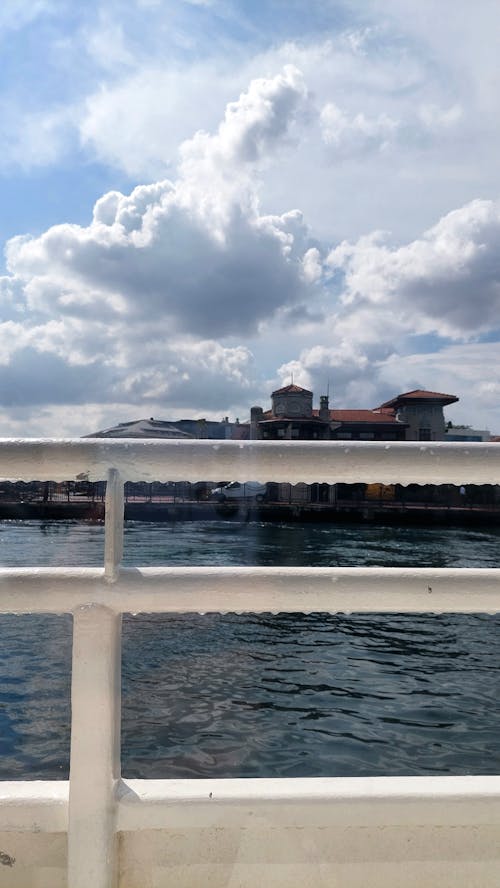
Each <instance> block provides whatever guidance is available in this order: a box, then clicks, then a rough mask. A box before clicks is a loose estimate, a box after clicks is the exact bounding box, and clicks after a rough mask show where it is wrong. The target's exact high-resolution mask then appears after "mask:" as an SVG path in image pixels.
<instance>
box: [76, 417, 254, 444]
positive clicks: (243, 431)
mask: <svg viewBox="0 0 500 888" xmlns="http://www.w3.org/2000/svg"><path fill="white" fill-rule="evenodd" d="M84 437H85V438H201V439H203V438H207V439H210V440H212V439H213V440H221V439H222V440H224V439H229V440H233V441H234V440H238V441H239V440H242V439H244V438H248V437H249V425H248V423H240V421H239V420H236V422H230V421H229V418H228V417H227V416H226V417H225V418H224V419H223V420H221V421H220V422H217V421H214V420H209V419H204V418H201V419H178V420H164V419H153V417H151V418H150V419H136V420H132V421H131V422H120V423H118V424H117V425H115V426H111V427H110V428H109V429H102V430H101V431H99V432H93V433H92V434H90V435H84Z"/></svg>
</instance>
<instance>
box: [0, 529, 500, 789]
mask: <svg viewBox="0 0 500 888" xmlns="http://www.w3.org/2000/svg"><path fill="white" fill-rule="evenodd" d="M103 542H104V534H103V528H102V526H99V525H90V524H78V523H71V522H53V523H42V522H0V561H1V563H2V564H3V565H12V566H15V565H30V564H45V565H56V564H57V565H63V564H73V565H74V564H87V565H96V564H101V563H102V557H103ZM499 543H500V534H499V532H498V531H497V530H495V529H494V530H492V532H483V531H481V532H480V531H477V530H470V531H469V530H464V529H457V528H453V529H446V528H444V529H443V528H434V529H432V530H428V531H426V530H423V529H421V528H419V529H415V528H399V529H398V528H394V527H391V528H384V527H374V526H366V525H359V526H356V525H349V526H335V525H324V524H322V525H307V526H298V525H270V524H258V523H253V524H252V523H247V524H241V525H239V524H236V523H233V522H223V521H221V522H194V523H188V522H186V523H181V524H177V525H175V524H140V523H130V524H127V526H126V534H125V562H126V563H127V564H212V565H220V564H228V565H238V564H263V565H279V564H288V565H295V564H310V565H319V566H327V565H384V566H395V565H398V566H412V565H419V566H437V567H447V566H448V567H452V566H456V567H498V566H500V557H499ZM0 629H1V638H2V641H1V645H0V676H1V681H0V751H1V759H0V761H1V765H0V771H1V773H0V778H1V779H7V778H9V777H10V778H11V779H12V778H19V779H21V778H23V777H31V778H34V777H41V778H45V779H48V778H57V777H61V778H62V777H66V776H67V770H68V755H69V680H70V679H69V673H70V660H71V621H70V619H69V618H68V617H51V616H39V615H37V616H26V617H15V616H3V617H0ZM499 629H500V620H499V619H498V618H497V617H491V616H486V615H456V616H454V615H446V616H439V617H438V616H430V615H419V616H414V615H397V614H391V615H387V614H386V615H383V616H381V615H375V614H374V615H371V614H369V615H366V614H363V615H353V616H349V617H347V616H342V615H341V616H330V615H327V614H311V615H300V614H298V615H297V614H280V615H278V616H271V615H267V614H265V615H254V616H252V615H247V616H236V615H225V616H220V615H207V616H204V617H200V616H191V615H189V616H187V615H180V616H178V615H175V616H167V615H146V616H137V617H133V616H127V617H125V619H124V633H123V634H124V645H123V647H124V653H123V669H124V676H123V710H124V711H123V725H122V732H123V742H122V747H123V750H122V757H123V771H124V773H125V775H127V776H129V777H132V776H134V777H172V776H179V777H181V776H228V777H229V776H232V777H235V776H272V775H276V776H285V775H286V776H305V775H362V774H373V775H375V774H449V773H454V774H467V773H477V774H480V773H481V774H492V773H499V772H500V740H499V737H500V712H499V706H498V699H499V696H500V665H499V656H498V648H499V640H500V638H499V634H500V633H499Z"/></svg>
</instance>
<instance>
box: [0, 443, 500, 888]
mask: <svg viewBox="0 0 500 888" xmlns="http://www.w3.org/2000/svg"><path fill="white" fill-rule="evenodd" d="M0 475H1V476H2V477H3V478H5V479H9V480H25V481H28V480H34V479H36V480H41V481H44V480H53V481H63V480H72V479H82V478H85V479H88V480H90V481H99V480H103V479H107V499H106V527H105V559H104V561H105V563H104V568H103V569H96V568H59V569H51V568H39V567H37V566H36V565H33V567H31V568H23V569H12V568H8V569H7V568H5V569H2V570H0V581H1V582H0V613H18V614H21V613H33V612H46V613H58V614H59V613H71V614H73V620H74V623H73V662H72V690H71V700H72V723H71V724H72V726H71V765H70V779H69V784H68V783H67V782H65V781H61V782H54V781H45V782H38V781H37V782H30V781H25V782H14V783H11V782H4V783H0V832H9V831H12V832H14V831H21V832H23V831H26V832H29V831H42V832H56V833H58V832H66V831H67V833H68V884H69V885H70V888H88V886H89V885H92V886H93V888H110V886H114V885H115V884H116V883H117V863H118V849H117V834H118V832H120V831H133V830H137V829H139V828H141V829H165V828H167V827H175V828H179V829H180V828H188V827H192V826H202V827H203V826H207V825H213V824H214V823H217V824H218V825H219V826H221V827H223V826H224V825H226V826H228V825H231V826H234V824H238V823H240V822H241V823H243V822H244V821H245V818H247V815H248V807H249V806H251V808H252V813H253V814H254V815H255V816H256V817H257V819H258V818H259V817H261V818H264V819H265V818H267V819H268V818H269V816H272V817H273V818H275V819H276V820H277V821H279V822H287V823H288V824H290V823H294V822H295V821H296V820H297V810H300V811H303V812H306V813H307V818H308V822H314V823H318V824H325V823H328V824H335V823H342V824H344V825H345V824H346V823H351V824H361V825H365V826H368V825H369V824H370V823H375V822H377V823H385V822H386V821H387V816H388V812H390V817H391V822H392V823H394V822H398V823H407V824H411V823H422V822H424V821H425V822H427V821H428V820H429V818H434V822H436V821H437V822H438V823H440V824H451V825H454V826H459V825H463V824H469V825H471V826H477V824H480V823H488V824H491V823H496V824H498V823H500V778H497V777H485V778H480V777H474V778H469V777H445V778H427V777H423V778H371V779H368V780H366V779H362V780H361V778H349V779H348V778H328V779H327V778H311V779H295V780H272V779H247V780H209V781H208V780H177V781H172V780H151V781H149V780H124V779H122V778H121V772H120V696H121V695H120V668H121V667H120V644H121V618H122V613H125V612H134V613H138V612H170V613H172V612H200V613H206V612H207V611H211V612H218V611H224V612H228V611H237V612H252V613H255V612H267V611H270V612H278V611H288V612H313V611H324V612H330V613H337V612H361V611H371V612H373V611H379V612H384V611H385V612H390V611H393V612H394V611H398V612H401V611H406V612H433V613H443V612H461V613H468V612H487V613H498V612H499V611H500V594H499V580H500V570H497V569H495V570H472V569H467V570H434V569H418V568H409V569H399V568H385V569H382V568H280V567H277V568H262V567H250V568H236V569H235V568H209V567H207V568H204V567H201V568H188V567H186V568H168V567H163V568H148V567H143V568H142V567H141V568H133V569H132V568H131V569H123V568H121V567H120V561H121V557H122V548H123V484H124V482H125V481H127V480H129V481H144V480H146V481H153V480H156V481H180V480H187V481H201V480H203V481H214V482H215V481H219V480H220V479H221V478H226V479H227V478H230V479H233V480H238V481H247V480H257V481H262V482H268V481H290V480H292V481H293V482H294V483H297V482H299V481H302V482H305V483H308V484H310V483H314V482H326V483H329V484H334V483H337V482H346V483H352V482H358V481H365V482H381V483H385V484H394V483H401V484H408V483H434V484H441V483H449V484H462V483H476V484H483V483H500V447H499V446H498V445H496V444H492V445H490V444H473V445H464V444H448V443H447V444H441V443H437V444H435V443H429V444H425V445H424V444H414V443H391V444H389V443H385V442H382V443H380V444H379V443H373V442H370V443H365V442H363V443H357V442H356V443H352V442H349V443H348V444H346V443H345V442H307V443H298V442H248V443H234V442H226V441H221V442H210V441H188V442H184V441H182V442H179V441H166V442H165V441H162V442H158V441H147V440H144V441H137V440H130V441H123V440H122V441H110V440H104V441H103V440H90V439H87V440H83V441H82V440H68V441H64V440H63V441H34V440H23V441H12V440H5V441H0ZM297 805H299V809H297ZM245 812H246V813H245ZM301 816H302V815H301ZM266 822H267V820H266ZM9 884H10V883H9ZM211 884H212V883H211Z"/></svg>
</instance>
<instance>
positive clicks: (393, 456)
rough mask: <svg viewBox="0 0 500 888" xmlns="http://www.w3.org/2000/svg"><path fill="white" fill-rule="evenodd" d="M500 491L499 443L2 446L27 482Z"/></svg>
mask: <svg viewBox="0 0 500 888" xmlns="http://www.w3.org/2000/svg"><path fill="white" fill-rule="evenodd" d="M109 468H115V469H116V470H117V471H118V472H119V473H120V475H121V476H122V478H123V479H124V480H125V481H149V482H151V481H209V482H217V481H220V480H222V479H225V480H226V481H261V482H263V483H265V482H268V481H275V482H287V481H290V482H292V483H294V484H296V483H298V482H304V483H307V484H312V483H315V482H325V483H329V484H335V483H337V482H345V483H349V484H354V483H357V482H360V481H362V482H366V483H369V482H380V483H384V484H395V483H399V484H411V483H416V484H465V483H469V484H498V483H500V447H498V444H489V443H479V442H478V443H476V442H474V443H473V444H461V443H447V442H442V441H439V442H430V443H420V442H414V441H401V442H399V441H394V442H390V443H389V442H386V441H380V442H375V441H366V442H365V441H352V442H351V441H350V442H345V441H304V442H302V441H300V442H299V441H242V442H236V441H199V440H193V441H184V440H180V441H179V440H172V441H152V440H140V441H138V440H137V439H125V440H119V441H117V440H111V439H95V438H94V439H81V438H80V439H58V440H55V439H54V440H52V439H0V476H1V477H2V478H3V479H10V480H23V481H33V480H37V481H67V480H72V479H77V478H82V479H84V478H85V479H88V480H89V481H102V480H104V479H105V478H106V476H107V472H108V469H109Z"/></svg>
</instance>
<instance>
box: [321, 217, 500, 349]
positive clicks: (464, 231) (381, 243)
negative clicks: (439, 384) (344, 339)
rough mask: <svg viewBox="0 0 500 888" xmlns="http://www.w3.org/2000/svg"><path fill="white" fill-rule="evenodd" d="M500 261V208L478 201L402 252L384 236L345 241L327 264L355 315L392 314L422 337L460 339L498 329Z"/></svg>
mask: <svg viewBox="0 0 500 888" xmlns="http://www.w3.org/2000/svg"><path fill="white" fill-rule="evenodd" d="M499 257H500V203H499V202H495V201H490V200H475V201H472V202H471V203H469V204H467V205H465V206H463V207H461V208H460V209H457V210H453V211H452V212H450V213H448V214H447V215H446V216H444V217H443V218H442V219H440V220H439V222H438V223H437V225H434V226H433V227H432V228H430V229H428V231H426V232H425V233H424V234H423V236H422V237H421V238H418V239H416V240H414V241H412V242H410V243H409V244H405V245H403V246H400V247H391V246H390V245H389V244H388V243H387V242H386V240H385V238H384V235H382V234H378V235H377V234H376V235H372V236H370V237H365V238H361V239H360V240H359V241H357V242H356V243H354V244H350V243H348V242H345V241H344V242H343V243H341V244H340V245H339V246H337V247H335V248H334V249H333V250H332V251H331V252H330V254H329V256H328V259H327V264H328V265H329V267H330V268H331V269H332V271H336V272H342V273H343V275H344V281H345V286H344V291H343V296H342V300H343V302H344V304H345V305H348V306H350V307H351V310H355V309H356V307H358V306H362V305H372V306H375V305H377V306H380V307H381V308H382V309H384V308H389V309H390V310H395V311H396V312H397V313H398V314H399V315H400V316H402V317H403V318H404V319H406V323H407V324H408V326H409V327H410V326H411V325H414V329H415V332H429V331H431V330H432V331H435V332H437V333H439V334H440V335H442V336H451V337H455V338H461V337H469V336H474V335H477V334H479V333H481V332H482V331H485V330H488V329H490V328H495V327H496V326H497V325H498V312H499V308H500V258H499Z"/></svg>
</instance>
